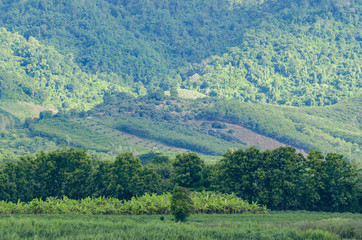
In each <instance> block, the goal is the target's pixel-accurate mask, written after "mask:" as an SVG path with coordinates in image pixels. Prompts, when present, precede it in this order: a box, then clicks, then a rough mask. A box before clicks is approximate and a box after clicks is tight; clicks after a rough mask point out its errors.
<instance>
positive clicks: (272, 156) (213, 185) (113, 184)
mask: <svg viewBox="0 0 362 240" xmlns="http://www.w3.org/2000/svg"><path fill="white" fill-rule="evenodd" d="M157 157H158V158H159V156H157ZM358 181H360V178H359V176H358V171H357V170H356V168H355V167H354V166H353V165H351V164H348V163H347V162H346V161H345V160H344V159H343V156H342V155H338V154H332V153H330V154H327V155H326V156H324V155H323V154H322V153H321V152H318V151H311V152H310V154H309V155H308V157H307V159H306V158H304V157H303V155H301V154H297V153H296V151H295V149H294V148H291V147H281V148H278V149H275V150H272V151H270V150H266V151H260V150H258V149H256V148H249V149H246V150H245V151H244V150H241V149H239V150H236V151H228V152H226V153H225V154H224V156H223V157H222V159H221V160H220V161H219V162H218V163H216V164H213V165H212V164H205V163H204V162H203V161H202V160H201V159H200V157H199V156H198V155H197V154H195V153H183V154H179V155H177V156H176V158H175V159H174V160H172V161H171V162H167V161H157V159H156V160H155V161H151V163H149V164H148V165H145V166H143V165H142V164H141V161H140V159H138V158H136V157H135V156H133V154H131V153H122V154H120V155H119V156H117V158H116V160H115V161H101V160H95V159H92V158H90V157H89V156H88V155H87V153H86V151H85V150H80V149H68V150H67V149H63V150H57V151H53V152H48V153H41V154H39V155H37V156H36V157H22V158H21V159H20V160H19V161H18V162H16V163H7V164H6V165H5V166H3V167H2V169H1V170H0V200H7V201H17V200H18V199H21V200H22V201H31V200H32V199H33V198H43V199H45V198H46V197H62V196H67V197H70V198H73V199H82V198H85V197H88V196H93V197H99V196H106V197H116V198H118V199H130V198H131V197H132V196H136V195H138V196H141V195H143V194H144V193H162V192H169V191H171V190H172V189H173V188H174V187H175V186H180V187H185V188H188V189H190V190H194V191H200V190H213V191H220V192H224V193H235V194H236V195H237V196H239V197H242V198H243V199H244V200H248V201H249V202H252V201H257V202H259V203H260V204H266V205H267V206H268V208H271V209H275V210H285V209H292V210H296V209H306V210H323V211H341V212H342V211H353V212H358V211H360V210H361V209H360V204H359V202H358V201H360V200H361V195H360V194H361V191H360V189H359V188H358V185H357V184H358Z"/></svg>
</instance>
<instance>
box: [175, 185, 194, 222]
mask: <svg viewBox="0 0 362 240" xmlns="http://www.w3.org/2000/svg"><path fill="white" fill-rule="evenodd" d="M193 211H194V203H193V202H192V200H191V197H190V192H189V191H188V190H187V189H186V188H183V187H180V186H176V187H175V189H174V190H173V194H172V197H171V214H172V215H173V216H174V217H175V221H176V222H178V223H181V222H184V221H186V218H187V217H189V216H190V214H191V213H193Z"/></svg>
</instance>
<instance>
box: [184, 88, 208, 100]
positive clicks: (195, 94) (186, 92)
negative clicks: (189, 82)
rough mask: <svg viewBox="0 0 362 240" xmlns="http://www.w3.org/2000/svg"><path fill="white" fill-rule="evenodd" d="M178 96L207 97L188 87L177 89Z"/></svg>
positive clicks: (188, 97) (190, 97)
mask: <svg viewBox="0 0 362 240" xmlns="http://www.w3.org/2000/svg"><path fill="white" fill-rule="evenodd" d="M177 92H178V97H180V98H186V99H197V98H204V97H207V96H206V95H205V94H203V93H200V92H197V91H193V90H188V89H177Z"/></svg>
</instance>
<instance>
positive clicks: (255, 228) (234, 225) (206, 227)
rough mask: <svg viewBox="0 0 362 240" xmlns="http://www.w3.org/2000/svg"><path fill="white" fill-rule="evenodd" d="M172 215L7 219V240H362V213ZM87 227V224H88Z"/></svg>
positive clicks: (0, 221) (0, 227)
mask: <svg viewBox="0 0 362 240" xmlns="http://www.w3.org/2000/svg"><path fill="white" fill-rule="evenodd" d="M172 218H173V217H172V216H164V221H160V216H159V215H156V216H106V215H102V216H92V215H74V214H71V215H56V216H54V215H11V216H8V215H5V216H4V215H1V216H0V238H1V239H4V240H7V239H11V240H14V239H34V238H37V239H49V238H56V239H90V238H92V239H94V238H106V239H140V238H145V239H179V238H182V239H195V238H197V239H241V238H242V239H263V240H268V239H281V240H284V239H341V238H344V239H360V238H361V236H362V235H361V228H360V223H361V215H360V214H349V213H347V214H346V213H345V214H340V213H322V212H320V213H311V212H283V213H279V212H275V213H272V214H267V215H264V214H261V215H259V214H256V215H238V214H235V215H209V214H207V215H206V214H194V215H192V216H190V217H189V218H188V222H186V223H185V224H177V223H175V222H174V221H173V219H172ZM85 223H86V224H85Z"/></svg>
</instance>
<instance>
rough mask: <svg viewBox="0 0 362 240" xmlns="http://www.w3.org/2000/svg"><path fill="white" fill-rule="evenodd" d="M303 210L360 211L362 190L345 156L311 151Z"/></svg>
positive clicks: (355, 173)
mask: <svg viewBox="0 0 362 240" xmlns="http://www.w3.org/2000/svg"><path fill="white" fill-rule="evenodd" d="M306 165H307V168H306V171H307V173H308V174H307V179H305V183H304V188H305V189H304V191H303V193H304V196H303V199H305V201H304V202H303V208H305V209H308V210H317V209H318V210H320V209H321V210H323V211H335V212H344V211H356V210H357V211H360V210H358V209H359V208H360V207H361V206H359V203H358V197H359V194H360V193H361V189H360V188H359V189H358V188H357V187H356V185H357V183H358V181H360V179H359V177H358V172H357V171H356V169H355V168H354V167H353V166H352V165H350V164H348V163H347V161H346V160H345V159H343V156H342V155H339V154H334V153H333V154H332V153H328V154H327V155H326V156H324V155H323V154H322V153H321V152H319V151H311V152H310V153H309V155H308V161H307V162H306Z"/></svg>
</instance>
